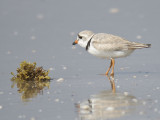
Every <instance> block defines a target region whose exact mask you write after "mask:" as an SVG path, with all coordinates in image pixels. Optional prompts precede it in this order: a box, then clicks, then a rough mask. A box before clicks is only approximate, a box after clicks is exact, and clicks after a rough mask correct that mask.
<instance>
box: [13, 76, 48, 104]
mask: <svg viewBox="0 0 160 120" xmlns="http://www.w3.org/2000/svg"><path fill="white" fill-rule="evenodd" d="M11 81H12V82H13V83H12V85H11V87H12V88H13V87H14V86H15V85H17V88H18V92H19V93H21V99H22V101H24V102H28V101H30V99H31V98H34V97H36V96H37V95H38V94H43V89H44V88H45V87H46V88H49V86H50V80H45V81H26V80H19V79H11Z"/></svg>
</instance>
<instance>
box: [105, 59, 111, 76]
mask: <svg viewBox="0 0 160 120" xmlns="http://www.w3.org/2000/svg"><path fill="white" fill-rule="evenodd" d="M111 67H112V59H111V63H110V66H109V68H108V70H107V72H106V75H108V73H109V71H110V69H111Z"/></svg>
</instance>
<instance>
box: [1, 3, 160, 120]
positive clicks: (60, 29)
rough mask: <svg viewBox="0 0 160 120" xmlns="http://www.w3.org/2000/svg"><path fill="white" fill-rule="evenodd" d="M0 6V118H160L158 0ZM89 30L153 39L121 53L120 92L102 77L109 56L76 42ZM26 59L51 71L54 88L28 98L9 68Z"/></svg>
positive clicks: (117, 75) (117, 71) (116, 78)
mask: <svg viewBox="0 0 160 120" xmlns="http://www.w3.org/2000/svg"><path fill="white" fill-rule="evenodd" d="M0 6H1V7H0V9H1V10H0V16H1V17H0V26H1V29H0V42H1V43H0V58H1V60H0V62H1V63H0V66H1V67H0V76H1V78H0V116H1V119H2V120H10V119H26V120H37V119H38V120H45V119H46V120H51V119H54V120H59V119H61V120H64V119H65V120H78V119H81V120H86V119H89V120H90V119H92V120H99V119H101V120H103V119H122V120H124V119H130V120H135V119H137V120H139V119H140V120H158V119H160V104H159V102H160V96H159V92H160V81H159V77H160V67H159V66H160V62H159V59H160V55H159V53H158V51H160V49H159V44H160V41H159V38H158V36H159V31H160V26H159V21H160V17H159V16H158V15H159V12H160V8H159V1H158V0H155V1H154V2H153V1H145V0H142V1H138V0H136V1H128V0H119V1H110V0H107V1H106V0H102V1H92V2H90V1H74V0H70V1H64V2H63V4H62V2H60V1H50V0H41V1H38V0H35V1H19V0H14V1H9V0H5V1H0ZM95 8H97V9H95ZM84 29H89V30H92V31H94V32H106V33H112V34H115V35H119V36H122V37H124V38H126V39H128V40H130V41H135V42H142V43H151V44H152V47H151V48H149V49H142V50H136V51H135V52H134V53H133V54H132V55H131V56H129V57H127V58H121V59H116V65H115V76H114V81H115V89H116V91H115V93H113V92H112V86H111V84H110V81H109V79H108V78H107V77H106V76H104V75H101V74H103V73H105V72H106V70H107V68H108V66H109V63H110V61H109V60H103V59H99V58H96V57H94V56H92V55H90V54H89V53H87V52H86V51H85V49H83V48H81V47H79V46H75V47H73V46H72V42H73V41H74V40H75V39H76V35H77V33H78V32H79V31H81V30H84ZM23 60H26V61H30V62H37V66H43V68H44V69H50V74H49V75H50V76H51V77H52V78H53V80H51V81H50V83H49V88H48V87H44V88H43V89H38V88H35V89H34V90H33V89H31V90H30V89H29V92H28V91H27V92H26V93H28V94H26V97H23V94H22V93H20V92H19V91H18V90H19V88H18V87H17V86H16V84H15V86H14V87H13V88H12V87H11V86H12V82H11V78H12V75H11V74H10V73H11V72H14V73H16V68H17V67H19V64H20V62H21V61H23ZM108 102H109V103H108ZM111 103H113V104H111ZM115 113H116V114H115Z"/></svg>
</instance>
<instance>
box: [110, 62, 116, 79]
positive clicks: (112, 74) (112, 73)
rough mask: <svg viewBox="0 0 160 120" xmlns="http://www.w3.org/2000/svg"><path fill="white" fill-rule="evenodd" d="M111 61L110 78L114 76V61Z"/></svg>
mask: <svg viewBox="0 0 160 120" xmlns="http://www.w3.org/2000/svg"><path fill="white" fill-rule="evenodd" d="M111 61H112V72H111V74H110V76H114V65H115V60H114V59H112V60H111Z"/></svg>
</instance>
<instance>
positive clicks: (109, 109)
mask: <svg viewBox="0 0 160 120" xmlns="http://www.w3.org/2000/svg"><path fill="white" fill-rule="evenodd" d="M106 110H107V111H113V110H114V107H107V108H106Z"/></svg>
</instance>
